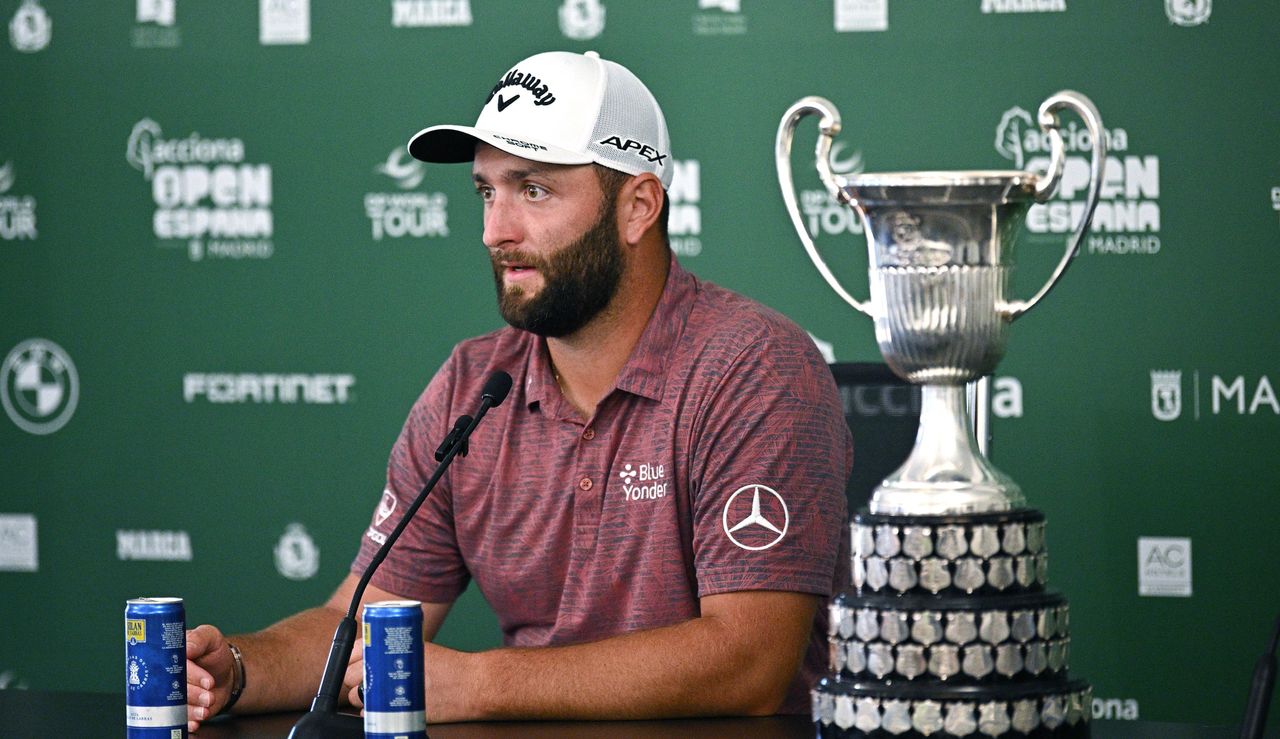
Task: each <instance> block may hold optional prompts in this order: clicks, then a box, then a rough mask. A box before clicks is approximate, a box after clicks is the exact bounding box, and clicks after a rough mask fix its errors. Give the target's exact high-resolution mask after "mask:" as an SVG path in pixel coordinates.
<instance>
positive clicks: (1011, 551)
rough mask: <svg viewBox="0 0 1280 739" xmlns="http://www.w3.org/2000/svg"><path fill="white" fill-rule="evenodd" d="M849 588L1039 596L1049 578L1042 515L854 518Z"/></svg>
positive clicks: (903, 592) (1005, 513)
mask: <svg viewBox="0 0 1280 739" xmlns="http://www.w3.org/2000/svg"><path fill="white" fill-rule="evenodd" d="M851 532H852V536H853V547H852V550H853V562H852V565H853V587H854V588H855V589H857V591H858V592H859V593H874V594H891V595H906V594H917V595H923V594H928V595H958V594H964V595H973V594H978V595H988V594H989V595H1003V594H1011V593H1024V592H1038V591H1040V590H1043V589H1044V586H1045V583H1046V581H1047V579H1048V574H1049V555H1048V551H1047V549H1046V547H1045V540H1044V514H1042V513H1040V512H1039V511H1035V510H1031V509H1025V508H1024V509H1017V510H1012V511H1002V512H996V513H981V514H968V515H954V516H891V515H879V514H872V513H866V512H862V513H859V514H857V515H856V516H855V517H854V523H853V526H852V528H851Z"/></svg>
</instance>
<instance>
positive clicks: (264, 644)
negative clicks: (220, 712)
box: [227, 606, 345, 713]
mask: <svg viewBox="0 0 1280 739" xmlns="http://www.w3.org/2000/svg"><path fill="white" fill-rule="evenodd" d="M342 617H343V613H342V612H341V611H338V610H336V609H334V608H330V607H327V606H321V607H319V608H312V609H310V610H306V611H302V612H301V613H298V614H296V615H293V616H290V617H289V618H286V619H284V620H283V621H279V622H277V623H275V624H273V625H271V626H268V627H267V628H265V629H263V630H262V631H258V632H254V633H252V634H239V635H236V636H229V637H227V640H228V641H230V642H232V643H233V644H235V645H236V647H238V648H239V649H240V651H241V653H243V655H244V672H245V691H244V694H243V695H242V696H241V697H240V700H239V701H238V702H237V703H236V705H235V708H234V709H233V710H234V712H236V713H256V712H262V711H277V710H290V709H292V710H297V709H300V708H305V707H307V706H309V705H310V704H311V699H312V698H314V697H315V694H316V687H317V686H318V685H319V684H320V675H321V674H322V673H323V672H324V664H325V659H326V658H327V657H328V654H329V646H330V645H331V644H332V643H333V632H334V630H335V629H337V628H338V623H339V622H340V621H341V620H342ZM344 694H345V693H344Z"/></svg>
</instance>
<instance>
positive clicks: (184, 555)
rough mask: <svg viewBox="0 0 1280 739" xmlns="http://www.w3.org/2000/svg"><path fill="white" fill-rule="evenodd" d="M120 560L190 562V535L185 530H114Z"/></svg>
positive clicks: (117, 554)
mask: <svg viewBox="0 0 1280 739" xmlns="http://www.w3.org/2000/svg"><path fill="white" fill-rule="evenodd" d="M116 558H118V559H119V560H120V561H122V562H123V561H127V560H149V561H154V562H190V561H191V536H190V535H188V534H187V532H185V531H133V530H129V531H126V530H118V531H116Z"/></svg>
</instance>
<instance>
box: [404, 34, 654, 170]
mask: <svg viewBox="0 0 1280 739" xmlns="http://www.w3.org/2000/svg"><path fill="white" fill-rule="evenodd" d="M477 141H482V142H484V143H486V144H489V145H491V146H494V147H496V148H498V149H501V150H503V151H505V152H507V153H509V154H514V155H516V156H518V157H523V158H525V159H532V160H534V161H538V162H547V163H550V164H589V163H591V162H595V163H597V164H600V165H602V166H605V167H609V168H610V169H616V170H619V171H622V172H625V173H627V174H631V175H636V174H641V173H643V172H652V173H653V174H655V175H657V176H658V179H660V180H661V181H662V186H663V188H667V187H669V186H670V185H671V172H672V163H671V138H670V136H669V135H668V133H667V122H666V119H664V118H663V117H662V109H661V108H659V107H658V101H657V100H655V99H654V98H653V94H652V93H650V92H649V88H647V87H645V86H644V83H643V82H641V81H640V80H639V79H638V78H637V77H636V76H635V75H634V74H632V73H631V72H630V71H629V70H628V69H627V68H626V67H623V66H622V65H620V64H617V63H615V62H610V61H606V60H604V59H601V58H600V55H599V54H597V53H595V52H594V51H588V52H587V53H585V54H572V53H569V52H567V51H548V52H544V53H542V54H535V55H533V56H531V57H529V58H528V59H525V60H524V61H522V62H520V63H518V64H516V65H515V66H514V67H512V68H511V69H510V70H508V71H507V73H506V74H504V75H503V76H502V77H501V78H499V80H498V84H496V85H494V87H493V90H491V91H490V92H489V99H488V100H486V101H485V104H484V108H483V109H482V110H481V111H480V117H479V118H478V119H477V120H476V125H475V126H432V127H430V128H426V129H423V130H422V131H419V132H418V133H417V134H415V135H414V137H413V138H412V139H410V140H409V153H410V154H412V155H413V156H414V157H415V158H417V159H421V160H422V161H424V162H443V163H452V162H469V161H471V160H472V159H474V158H475V149H476V142H477Z"/></svg>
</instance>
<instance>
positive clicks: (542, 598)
mask: <svg viewBox="0 0 1280 739" xmlns="http://www.w3.org/2000/svg"><path fill="white" fill-rule="evenodd" d="M499 369H501V370H505V371H506V372H508V373H510V375H511V377H512V379H513V380H514V384H513V387H512V390H511V394H510V395H509V396H508V397H507V399H506V401H505V402H504V403H503V404H502V405H501V406H500V407H498V408H496V409H494V410H493V411H491V412H490V413H489V415H488V416H487V417H486V419H485V421H484V422H483V423H482V424H481V425H480V426H479V428H478V429H477V430H476V433H475V434H474V436H473V437H472V438H471V443H470V454H469V455H468V456H466V457H458V458H457V459H455V460H454V463H453V465H452V467H451V468H450V469H449V470H448V472H447V473H446V474H445V476H444V478H443V479H442V480H441V481H440V483H439V484H438V485H437V486H436V489H435V490H434V491H433V492H432V494H431V496H430V497H429V498H428V500H427V502H426V503H425V504H424V505H423V507H422V509H421V510H419V511H418V514H417V516H416V518H415V520H414V521H413V522H412V523H411V524H410V526H409V527H408V528H407V529H406V531H405V533H404V535H403V536H402V537H401V539H400V540H399V541H398V542H397V544H396V546H395V547H394V548H393V549H392V551H391V553H390V556H388V557H387V559H386V561H385V562H384V563H383V565H382V567H381V569H380V570H379V571H378V573H377V575H376V576H375V577H374V579H373V582H374V584H376V585H377V586H378V587H380V588H383V589H384V590H387V591H389V592H391V593H395V594H397V595H399V596H403V597H406V598H415V599H419V600H423V601H427V602H437V603H444V602H451V601H453V600H454V599H455V598H457V596H458V595H459V594H460V593H461V592H462V591H463V590H464V589H465V588H466V586H467V584H468V582H469V581H470V580H471V579H473V578H474V580H475V581H476V584H477V585H478V586H479V588H480V590H481V592H482V593H483V594H484V597H485V599H486V600H487V601H488V602H489V604H490V605H491V606H492V607H493V609H494V611H495V612H496V614H497V617H498V621H499V623H500V624H501V627H502V632H503V641H504V643H505V644H507V645H511V646H540V645H557V644H571V643H575V642H583V641H592V640H597V639H601V638H604V637H608V636H612V635H616V634H620V633H624V632H628V631H633V630H636V629H650V628H655V627H660V626H666V625H670V624H674V623H678V622H681V621H685V620H687V619H690V618H694V617H696V616H698V614H699V608H698V598H700V597H701V596H704V595H712V594H716V593H726V592H732V591H739V590H785V591H795V592H802V593H812V594H816V595H821V596H828V595H830V594H831V593H832V592H834V591H838V590H839V589H840V588H841V587H842V586H844V584H845V583H848V582H849V577H848V556H847V552H848V541H847V539H848V537H847V536H844V535H843V532H844V530H845V517H846V511H845V497H844V487H845V480H846V479H847V477H848V473H849V470H850V466H851V464H852V461H853V448H852V441H851V438H850V434H849V430H848V427H847V426H846V424H845V419H844V416H843V414H842V412H841V406H840V402H839V398H838V396H837V392H836V387H835V383H834V381H833V380H832V377H831V373H830V371H829V370H828V369H827V366H826V364H825V363H824V362H823V360H822V357H821V356H820V355H819V353H818V351H817V350H816V348H815V347H814V345H813V342H812V341H811V340H810V339H809V337H808V336H807V335H806V334H805V332H804V331H803V330H801V329H800V328H799V327H798V326H796V325H795V324H794V323H792V322H791V321H789V320H788V319H786V318H784V317H783V316H781V315H780V314H778V313H776V312H775V311H773V310H770V309H769V308H766V307H764V306H762V305H760V304H759V303H756V302H754V301H752V300H749V299H747V298H745V297H742V296H740V295H737V294H735V293H733V292H730V291H728V290H725V289H723V288H720V287H718V286H716V285H713V284H711V283H709V282H704V281H701V280H699V279H697V278H696V277H694V276H693V275H691V274H690V273H688V272H686V271H685V270H684V269H682V268H681V267H680V265H679V264H678V263H677V262H676V260H675V258H674V257H673V258H672V261H671V268H670V272H669V275H668V278H667V282H666V286H665V288H664V290H663V294H662V297H661V299H660V301H659V303H658V306H657V308H656V309H655V312H654V315H653V317H652V318H651V319H650V321H649V324H648V326H647V327H646V328H645V331H644V333H643V334H642V336H641V338H640V341H639V342H638V344H637V345H636V347H635V349H634V350H633V352H632V355H631V357H630V358H629V359H628V361H627V363H626V365H625V366H624V367H623V369H622V371H621V373H620V374H619V375H618V378H617V382H616V384H615V386H614V388H613V389H612V390H611V391H610V392H609V393H608V394H607V395H606V396H605V398H604V399H603V400H602V401H601V402H600V404H599V406H598V407H597V408H596V411H595V414H594V415H593V416H592V417H591V418H590V419H588V420H584V419H583V418H582V417H581V416H579V415H578V414H577V412H576V411H574V409H573V408H572V407H571V406H570V405H569V403H568V402H567V401H566V400H565V399H564V398H563V397H562V396H561V394H560V391H559V388H558V387H557V385H556V381H555V378H554V376H553V375H552V370H551V366H550V363H549V361H548V356H547V350H546V344H545V341H544V340H543V339H542V338H540V337H538V336H535V335H533V334H530V333H528V332H525V331H520V330H516V329H513V328H510V327H506V328H502V329H499V330H497V331H494V332H493V333H490V334H487V335H485V336H481V337H478V338H475V339H470V340H467V341H464V342H462V343H461V344H459V345H458V346H457V347H456V348H455V349H454V351H453V353H452V355H451V356H450V357H449V359H448V360H447V361H446V362H445V364H444V366H443V367H441V369H440V371H439V372H438V373H437V374H436V376H435V377H434V378H433V379H432V380H431V382H430V384H429V385H428V386H427V388H426V390H425V391H424V392H423V394H422V396H421V397H420V398H419V399H418V401H417V402H416V403H415V404H414V406H413V409H412V410H411V411H410V413H409V418H408V420H407V421H406V423H405V425H404V429H403V430H402V432H401V434H400V437H399V439H398V440H397V442H396V444H395V446H394V448H393V449H392V452H391V458H390V462H389V464H388V470H387V487H386V490H385V491H384V493H383V498H382V500H381V501H380V502H379V505H378V506H377V508H376V509H375V511H374V515H373V522H372V524H371V525H370V527H369V529H368V530H367V531H366V535H365V537H364V538H363V539H362V543H361V548H360V552H359V554H358V555H357V557H356V559H355V561H354V562H353V563H352V570H353V571H359V570H362V569H363V568H364V567H365V565H366V564H367V563H368V562H369V560H370V559H371V558H372V556H373V554H374V553H375V552H376V550H377V547H378V542H380V541H381V540H383V538H384V537H385V536H386V534H388V533H390V532H391V530H392V529H393V528H394V527H395V524H396V523H397V521H398V520H399V516H400V513H402V512H403V511H404V510H405V509H406V508H407V507H408V506H409V504H410V503H411V502H412V500H413V498H414V497H415V496H416V495H417V493H418V492H419V490H420V489H421V486H422V485H423V484H424V483H425V481H426V479H427V478H428V477H430V475H431V473H432V472H433V471H434V470H435V467H436V462H435V459H434V456H433V455H434V452H435V450H436V448H437V447H438V446H439V444H440V442H441V440H442V439H443V438H444V436H445V435H446V434H447V433H448V431H449V429H450V428H451V427H452V425H453V421H454V419H455V418H457V417H458V416H459V415H461V414H464V413H465V414H471V413H474V412H475V408H476V406H477V405H478V402H479V397H480V389H481V386H482V385H483V384H484V382H485V380H486V378H488V376H489V375H490V374H491V373H492V372H493V371H495V370H499ZM825 611H826V609H825V608H820V609H819V613H818V616H817V618H816V619H815V623H814V630H813V634H812V638H811V640H810V644H809V649H808V652H807V655H806V658H805V662H804V668H803V669H802V670H801V673H800V675H798V676H797V679H796V681H795V684H793V685H792V690H791V692H790V694H789V697H788V700H787V702H786V705H785V706H784V711H786V712H790V713H804V712H807V711H808V689H809V687H811V685H812V683H813V681H814V680H815V679H816V678H817V677H818V676H819V675H821V674H822V673H823V672H824V671H825V665H826V657H827V646H826V641H827V636H826V614H825Z"/></svg>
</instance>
